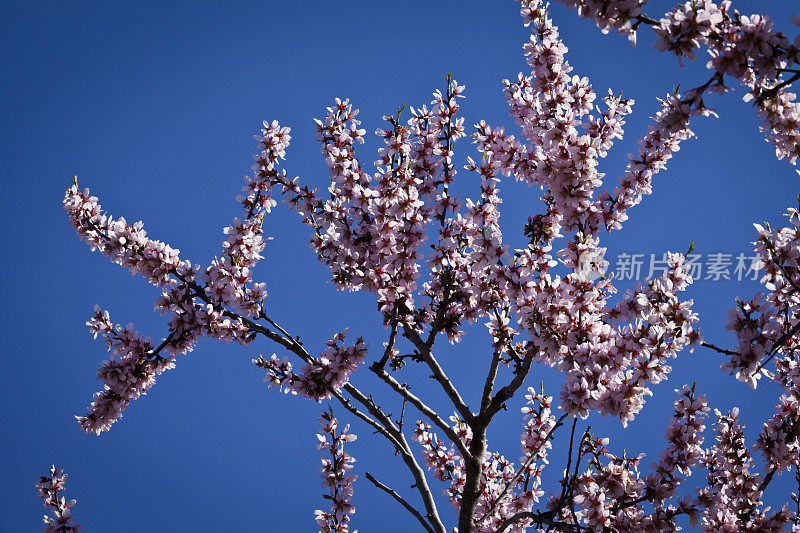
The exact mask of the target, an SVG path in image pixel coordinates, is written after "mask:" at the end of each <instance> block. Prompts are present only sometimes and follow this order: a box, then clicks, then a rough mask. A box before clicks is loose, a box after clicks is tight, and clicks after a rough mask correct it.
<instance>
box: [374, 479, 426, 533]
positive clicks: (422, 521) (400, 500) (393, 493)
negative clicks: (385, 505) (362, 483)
mask: <svg viewBox="0 0 800 533" xmlns="http://www.w3.org/2000/svg"><path fill="white" fill-rule="evenodd" d="M364 476H365V477H366V478H367V479H368V480H370V481H371V482H372V483H373V484H374V485H375V486H376V487H378V488H379V489H381V490H382V491H384V492H386V493H387V494H388V495H389V496H391V497H392V498H394V499H395V500H397V502H398V503H399V504H400V505H402V506H403V507H405V508H406V509H407V510H408V512H409V513H411V514H412V515H414V518H416V519H417V520H419V523H420V524H422V527H424V528H425V531H429V532H430V533H433V529H431V526H430V525H428V523H427V522H426V521H425V518H423V516H422V515H421V514H419V511H417V510H416V509H414V508H413V507H412V506H411V504H409V503H408V502H407V501H405V500H404V499H403V497H402V496H400V495H399V494H398V493H397V491H395V490H394V489H391V488H389V487H387V486H386V485H384V484H383V483H381V482H380V481H378V480H377V479H375V478H374V477H373V476H372V474H370V473H369V472H365V473H364Z"/></svg>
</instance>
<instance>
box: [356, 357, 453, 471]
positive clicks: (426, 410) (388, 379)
mask: <svg viewBox="0 0 800 533" xmlns="http://www.w3.org/2000/svg"><path fill="white" fill-rule="evenodd" d="M369 369H370V370H371V371H372V372H374V373H375V374H376V375H377V376H378V377H379V378H381V379H382V380H383V381H384V382H385V383H387V384H388V385H389V386H390V387H391V388H392V390H394V391H395V392H396V393H397V394H399V395H400V396H401V397H402V398H403V399H404V400H407V401H408V402H409V403H410V404H411V405H413V406H414V407H416V408H417V410H418V411H419V412H420V413H422V414H423V415H424V416H426V417H427V418H428V419H429V420H430V421H431V422H433V423H434V424H435V425H436V427H438V428H439V429H441V430H442V431H443V432H444V433H445V435H447V438H448V439H450V440H451V441H452V442H453V444H454V445H455V446H456V448H458V451H459V452H460V453H461V455H462V456H464V457H466V456H468V455H469V451H468V450H467V448H466V446H465V445H464V443H463V442H462V440H461V439H460V438H459V436H458V434H457V433H456V432H455V430H454V429H453V428H452V427H450V425H449V424H448V423H447V422H446V421H445V420H444V419H443V418H442V417H441V416H439V414H438V413H437V412H436V411H434V410H433V409H432V408H431V407H429V406H428V405H427V404H425V402H423V401H422V400H421V399H420V398H419V397H418V396H416V395H415V394H413V393H412V392H411V391H410V390H409V389H408V387H407V386H406V385H403V384H401V383H400V382H399V381H397V380H396V379H395V378H394V376H392V375H391V374H389V373H388V372H387V371H386V369H385V368H380V367H379V366H378V365H377V364H373V365H370V367H369Z"/></svg>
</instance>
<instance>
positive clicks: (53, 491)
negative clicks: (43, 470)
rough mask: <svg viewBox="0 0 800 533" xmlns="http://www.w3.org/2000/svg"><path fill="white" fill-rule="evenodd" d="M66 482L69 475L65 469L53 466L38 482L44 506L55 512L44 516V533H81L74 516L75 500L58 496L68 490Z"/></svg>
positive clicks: (37, 485) (37, 487)
mask: <svg viewBox="0 0 800 533" xmlns="http://www.w3.org/2000/svg"><path fill="white" fill-rule="evenodd" d="M66 482H67V475H66V474H65V473H64V471H63V470H62V469H60V468H56V467H55V466H53V467H51V468H50V473H49V474H48V475H46V476H42V477H41V478H40V479H39V482H38V483H37V484H36V491H37V492H38V494H39V497H40V498H41V499H42V507H44V508H45V509H47V510H49V511H50V512H51V513H52V514H53V516H48V515H45V516H44V519H43V522H44V533H79V532H80V531H81V529H80V526H79V525H77V524H75V517H74V516H72V508H73V507H75V500H69V501H67V500H66V498H64V497H63V496H61V497H59V496H58V494H59V493H60V492H64V491H65V490H66V489H65V487H64V485H65V484H66Z"/></svg>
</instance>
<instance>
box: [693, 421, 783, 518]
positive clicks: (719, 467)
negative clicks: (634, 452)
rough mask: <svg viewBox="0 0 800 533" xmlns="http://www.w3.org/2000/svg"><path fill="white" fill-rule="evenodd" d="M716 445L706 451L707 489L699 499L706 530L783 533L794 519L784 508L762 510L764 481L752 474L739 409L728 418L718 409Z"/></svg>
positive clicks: (705, 488)
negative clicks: (771, 510) (776, 532)
mask: <svg viewBox="0 0 800 533" xmlns="http://www.w3.org/2000/svg"><path fill="white" fill-rule="evenodd" d="M715 413H716V416H717V423H716V428H715V429H716V433H717V436H716V441H717V442H716V444H715V445H714V446H712V447H711V449H709V450H707V451H706V454H705V456H704V457H703V459H702V460H701V464H702V465H703V467H705V468H706V470H707V471H708V474H707V476H706V478H707V479H706V482H707V486H706V487H704V488H702V489H700V490H699V492H698V496H697V500H698V502H699V504H700V506H701V507H702V508H703V511H702V516H701V524H702V527H703V529H704V530H706V531H781V530H783V529H784V527H785V525H786V524H787V523H788V522H789V521H790V520H791V519H792V518H793V516H792V515H791V514H790V513H789V511H788V510H787V509H786V507H785V506H784V507H783V508H781V509H778V510H777V511H775V512H773V513H772V514H769V510H770V508H769V507H762V504H763V502H762V501H761V497H762V494H763V492H764V488H765V487H766V484H765V483H764V478H763V477H762V476H761V475H759V474H757V473H755V472H753V471H752V470H754V467H755V463H754V461H753V459H752V457H751V456H750V450H749V448H748V447H747V445H746V444H745V438H744V425H743V424H741V423H740V422H739V409H738V408H737V407H734V408H733V409H732V410H731V411H730V412H729V413H728V414H727V415H723V414H722V413H720V412H719V411H717V410H715Z"/></svg>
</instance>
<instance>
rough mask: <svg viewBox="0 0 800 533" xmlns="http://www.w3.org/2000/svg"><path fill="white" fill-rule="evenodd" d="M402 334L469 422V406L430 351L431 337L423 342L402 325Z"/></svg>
mask: <svg viewBox="0 0 800 533" xmlns="http://www.w3.org/2000/svg"><path fill="white" fill-rule="evenodd" d="M403 336H404V337H406V338H407V339H408V340H410V341H411V342H412V343H413V344H414V346H415V347H416V348H417V350H419V353H420V355H421V356H422V360H423V361H425V363H426V364H427V365H428V367H429V368H430V369H431V371H432V372H433V377H434V379H435V380H436V381H438V382H439V384H440V385H441V386H442V389H444V392H445V394H447V397H448V398H450V401H451V402H453V406H454V407H455V408H456V411H458V414H459V415H461V418H462V419H464V421H465V422H467V423H471V422H472V420H473V418H474V415H473V414H472V411H470V410H469V407H467V404H466V403H465V402H464V400H463V399H462V398H461V395H460V394H459V393H458V390H456V388H455V386H454V385H453V382H452V381H450V378H448V377H447V374H445V372H444V370H443V369H442V367H441V366H440V365H439V362H438V361H437V360H436V358H435V357H434V356H433V353H432V352H431V348H432V344H433V342H432V341H433V338H430V339H429V341H428V342H424V341H423V340H422V338H421V337H420V336H419V333H417V332H416V331H414V330H413V329H412V328H410V327H403Z"/></svg>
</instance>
